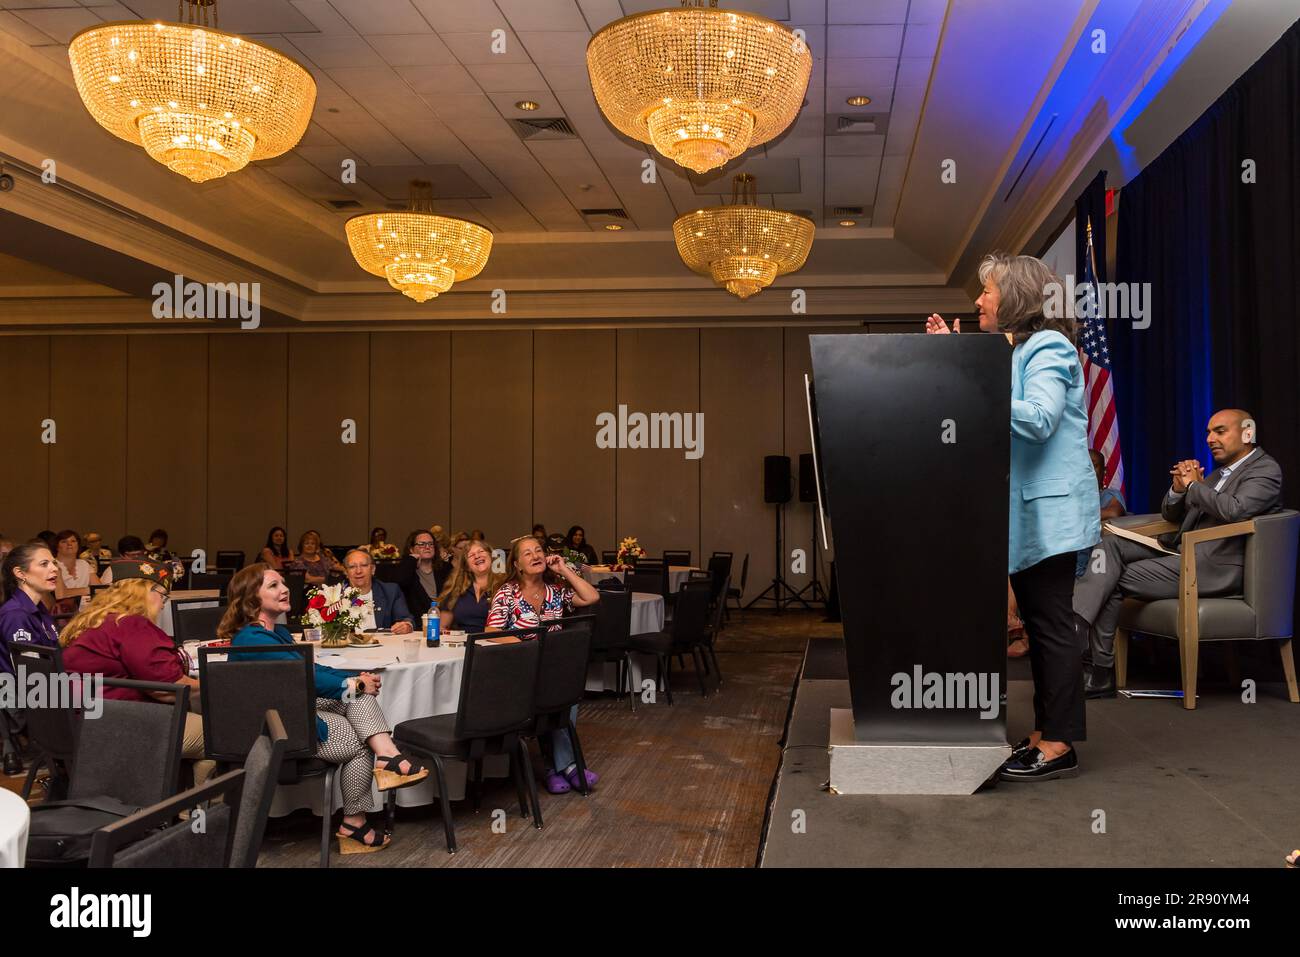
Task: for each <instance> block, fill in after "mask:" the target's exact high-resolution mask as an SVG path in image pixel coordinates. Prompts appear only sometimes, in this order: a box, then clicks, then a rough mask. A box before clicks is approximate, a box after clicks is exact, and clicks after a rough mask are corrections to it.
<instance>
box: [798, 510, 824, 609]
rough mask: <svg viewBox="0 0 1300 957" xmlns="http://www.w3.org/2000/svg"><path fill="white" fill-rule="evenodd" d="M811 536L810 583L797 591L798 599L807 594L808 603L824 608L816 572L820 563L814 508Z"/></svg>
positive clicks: (822, 595)
mask: <svg viewBox="0 0 1300 957" xmlns="http://www.w3.org/2000/svg"><path fill="white" fill-rule="evenodd" d="M812 536H813V547H812V581H810V582H809V583H808V584H806V585H804V586H803V588H801V589H799V592H798V597H799V598H800V599H802V598H803V594H804V592H807V593H808V599H807V600H808V601H814V602H816V601H819V602H821V603H822V606H823V607H825V606H826V604H827V598H826V590H825V589H824V588H822V583H821V581H820V579H818V577H817V575H818V571H819V569H820V568H821V561H820V560H819V559H818V557H817V548H818V546H817V510H816V509H815V508H814V509H813V519H812Z"/></svg>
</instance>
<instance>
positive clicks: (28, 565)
mask: <svg viewBox="0 0 1300 957" xmlns="http://www.w3.org/2000/svg"><path fill="white" fill-rule="evenodd" d="M59 574H60V572H59V565H58V563H57V562H56V561H55V560H54V555H53V553H52V552H51V551H50V550H49V548H47V547H46V546H45V543H44V542H36V543H34V544H27V545H19V546H18V547H17V548H15V549H14V550H13V551H11V552H10V553H9V554H8V555H6V556H5V560H4V564H3V566H0V591H2V592H3V594H2V595H0V597H3V598H4V604H2V605H0V673H4V672H8V673H9V674H15V673H16V672H15V671H14V664H13V658H12V646H13V645H15V644H23V643H27V644H35V645H48V646H50V647H54V646H56V645H58V643H59V632H58V629H57V628H55V627H54V618H53V617H52V616H51V615H50V610H49V608H47V607H46V605H45V602H46V601H47V600H49V599H52V598H53V596H54V591H55V589H56V588H58V586H59ZM0 720H3V722H4V724H5V728H4V729H3V730H4V732H5V733H4V734H2V735H0V738H3V742H4V744H3V747H4V758H3V767H4V772H5V774H19V773H21V772H22V767H23V765H22V760H21V759H20V758H19V756H18V751H17V748H16V746H15V744H14V741H15V739H16V738H17V735H18V733H19V732H21V731H22V729H23V727H24V724H25V722H24V720H23V715H22V712H20V711H18V710H17V709H5V710H4V712H3V713H0Z"/></svg>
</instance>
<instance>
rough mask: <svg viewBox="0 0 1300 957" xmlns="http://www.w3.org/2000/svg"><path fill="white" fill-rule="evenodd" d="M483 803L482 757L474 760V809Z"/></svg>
mask: <svg viewBox="0 0 1300 957" xmlns="http://www.w3.org/2000/svg"><path fill="white" fill-rule="evenodd" d="M482 804H483V759H482V758H479V759H478V760H477V761H475V762H474V810H475V811H477V810H478V809H479V808H480V807H481V806H482Z"/></svg>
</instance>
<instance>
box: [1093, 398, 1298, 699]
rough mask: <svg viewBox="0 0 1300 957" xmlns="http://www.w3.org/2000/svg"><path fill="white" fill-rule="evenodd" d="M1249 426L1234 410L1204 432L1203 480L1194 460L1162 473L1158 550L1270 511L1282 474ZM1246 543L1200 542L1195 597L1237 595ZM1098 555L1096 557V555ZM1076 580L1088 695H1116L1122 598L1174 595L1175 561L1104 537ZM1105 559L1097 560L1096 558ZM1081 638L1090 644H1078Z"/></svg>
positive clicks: (1278, 498)
mask: <svg viewBox="0 0 1300 957" xmlns="http://www.w3.org/2000/svg"><path fill="white" fill-rule="evenodd" d="M1255 432H1256V428H1255V421H1254V419H1252V418H1251V416H1250V414H1249V413H1248V412H1244V411H1242V410H1241V409H1224V410H1223V411H1221V412H1216V413H1215V414H1214V416H1213V417H1212V418H1211V419H1210V422H1209V425H1208V426H1206V439H1205V440H1206V442H1207V444H1208V445H1209V447H1210V455H1211V456H1212V457H1213V459H1214V463H1215V466H1216V468H1215V469H1214V471H1212V472H1211V473H1210V474H1209V475H1204V474H1203V473H1204V470H1203V469H1202V467H1201V464H1200V463H1199V462H1197V461H1196V460H1195V459H1189V460H1186V461H1183V462H1179V463H1177V464H1176V465H1174V467H1173V468H1171V469H1170V470H1169V474H1170V475H1172V476H1173V483H1172V484H1171V485H1170V487H1169V491H1168V492H1167V493H1166V494H1165V497H1164V499H1163V500H1162V501H1161V503H1160V513H1161V515H1163V516H1164V518H1165V520H1166V521H1169V522H1174V523H1176V524H1178V526H1179V528H1178V531H1176V532H1167V533H1165V534H1163V535H1160V536H1158V537H1157V540H1158V541H1159V543H1160V544H1161V545H1162V546H1164V547H1165V548H1168V549H1172V550H1174V551H1181V549H1182V537H1183V535H1184V534H1185V533H1186V532H1190V531H1193V530H1195V529H1199V528H1213V527H1214V526H1216V525H1225V524H1229V523H1232V522H1240V521H1244V520H1245V519H1248V518H1253V517H1255V516H1256V515H1263V514H1265V513H1267V512H1272V511H1275V510H1277V509H1278V508H1279V507H1280V506H1281V502H1282V469H1281V468H1280V467H1279V466H1278V464H1277V461H1276V460H1275V459H1274V458H1273V457H1272V456H1271V455H1269V454H1268V453H1267V452H1265V451H1264V450H1263V449H1261V448H1260V447H1259V444H1258V440H1257V439H1256V436H1255ZM1245 550H1246V545H1245V539H1244V538H1242V536H1240V535H1237V536H1233V537H1232V538H1223V539H1217V540H1215V541H1210V542H1205V543H1203V544H1201V545H1200V546H1198V547H1197V550H1196V578H1197V583H1198V584H1199V586H1200V594H1201V597H1203V598H1204V597H1210V596H1213V595H1231V594H1238V593H1240V591H1241V584H1242V570H1241V567H1242V563H1243V562H1244V560H1245ZM1098 551H1100V552H1101V555H1098ZM1093 556H1094V557H1093V558H1092V559H1090V560H1089V561H1088V563H1087V568H1085V569H1084V573H1083V577H1082V578H1080V579H1079V580H1078V581H1077V582H1075V586H1074V612H1075V629H1076V631H1078V632H1080V635H1081V639H1080V645H1081V646H1083V647H1089V646H1090V649H1091V652H1092V663H1091V665H1090V667H1088V668H1087V681H1086V687H1087V692H1088V697H1090V698H1101V697H1113V696H1114V695H1115V670H1114V668H1115V664H1114V663H1115V658H1114V648H1115V626H1116V623H1117V622H1118V620H1119V609H1120V605H1121V604H1122V603H1123V601H1124V599H1125V598H1129V597H1132V598H1140V599H1142V600H1143V601H1155V600H1157V599H1160V598H1177V597H1178V570H1179V565H1180V561H1181V560H1180V557H1179V556H1178V555H1167V554H1165V553H1164V552H1161V551H1158V550H1157V549H1154V548H1149V547H1147V546H1146V545H1143V544H1142V543H1141V542H1135V541H1132V540H1130V539H1127V538H1121V537H1120V536H1118V535H1113V534H1110V533H1105V534H1103V535H1102V537H1101V544H1100V545H1099V546H1097V548H1096V549H1094V550H1093ZM1099 557H1101V558H1104V560H1103V561H1098V560H1096V559H1097V558H1099ZM1083 634H1089V635H1090V641H1089V642H1084V641H1083V640H1082V635H1083Z"/></svg>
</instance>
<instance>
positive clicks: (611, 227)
mask: <svg viewBox="0 0 1300 957" xmlns="http://www.w3.org/2000/svg"><path fill="white" fill-rule="evenodd" d="M605 228H606V229H608V230H610V231H611V232H618V231H619V230H620V229H622V228H623V227H622V226H620V225H619V224H618V223H606V224H605Z"/></svg>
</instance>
